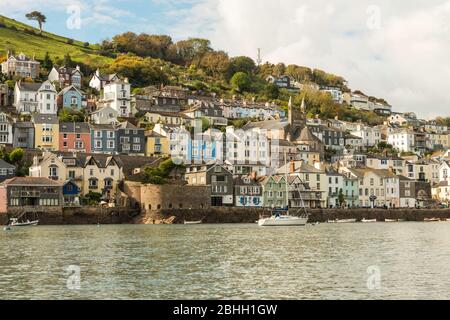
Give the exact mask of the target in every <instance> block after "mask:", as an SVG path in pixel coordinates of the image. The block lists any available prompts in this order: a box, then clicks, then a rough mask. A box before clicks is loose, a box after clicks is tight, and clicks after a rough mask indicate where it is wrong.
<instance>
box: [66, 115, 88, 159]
mask: <svg viewBox="0 0 450 320" xmlns="http://www.w3.org/2000/svg"><path fill="white" fill-rule="evenodd" d="M59 151H64V152H83V153H91V131H90V128H89V124H88V123H85V122H63V123H60V124H59Z"/></svg>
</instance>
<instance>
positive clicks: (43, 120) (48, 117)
mask: <svg viewBox="0 0 450 320" xmlns="http://www.w3.org/2000/svg"><path fill="white" fill-rule="evenodd" d="M33 123H35V124H58V123H59V119H58V116H57V115H54V114H34V115H33Z"/></svg>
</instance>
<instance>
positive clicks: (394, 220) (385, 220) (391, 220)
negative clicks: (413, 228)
mask: <svg viewBox="0 0 450 320" xmlns="http://www.w3.org/2000/svg"><path fill="white" fill-rule="evenodd" d="M384 222H399V220H397V219H384Z"/></svg>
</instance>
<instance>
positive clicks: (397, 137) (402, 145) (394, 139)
mask: <svg viewBox="0 0 450 320" xmlns="http://www.w3.org/2000/svg"><path fill="white" fill-rule="evenodd" d="M414 140H415V139H414V132H413V131H412V130H410V129H407V128H404V129H399V130H393V131H391V132H389V133H388V138H387V142H388V144H390V145H392V146H393V147H394V149H397V150H398V151H400V152H413V151H414V145H415V142H414Z"/></svg>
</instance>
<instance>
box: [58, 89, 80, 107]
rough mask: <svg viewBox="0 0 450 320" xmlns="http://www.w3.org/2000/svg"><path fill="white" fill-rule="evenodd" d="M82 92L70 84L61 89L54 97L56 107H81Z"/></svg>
mask: <svg viewBox="0 0 450 320" xmlns="http://www.w3.org/2000/svg"><path fill="white" fill-rule="evenodd" d="M83 97H84V93H83V92H82V91H81V90H80V89H77V88H76V87H75V86H73V85H72V86H70V87H66V88H64V89H62V90H61V91H60V92H59V93H58V96H57V97H56V104H57V105H58V108H75V109H81V108H82V107H83Z"/></svg>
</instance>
